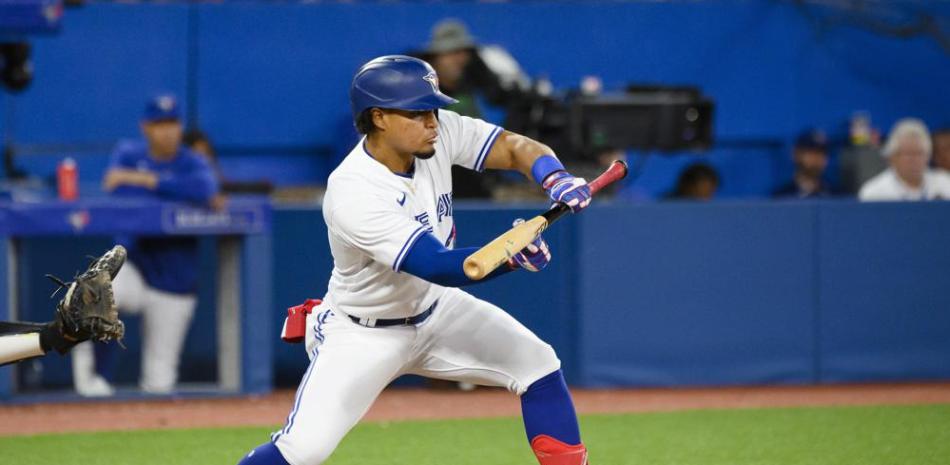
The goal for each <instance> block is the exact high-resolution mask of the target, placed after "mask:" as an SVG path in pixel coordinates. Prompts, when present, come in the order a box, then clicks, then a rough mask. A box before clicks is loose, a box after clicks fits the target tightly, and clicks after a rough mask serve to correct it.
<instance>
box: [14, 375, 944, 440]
mask: <svg viewBox="0 0 950 465" xmlns="http://www.w3.org/2000/svg"><path fill="white" fill-rule="evenodd" d="M572 392H573V393H574V400H575V403H576V405H577V409H578V411H579V412H580V413H625V412H654V411H672V410H691V409H707V408H757V407H793V406H828V405H898V404H933V403H950V383H939V384H894V385H849V386H805V387H743V388H716V389H624V390H580V389H578V390H573V391H572ZM293 401H294V393H293V391H278V392H276V393H274V394H271V395H268V396H264V397H251V398H228V399H189V400H162V401H135V402H109V401H100V402H80V403H69V404H37V405H17V406H0V436H8V435H23V434H39V433H58V432H77V431H110V430H131V429H154V428H196V427H225V426H275V425H279V424H281V423H283V421H284V417H285V415H287V412H288V411H289V410H290V407H291V406H292V405H293ZM517 415H520V404H519V403H518V398H517V397H515V396H513V395H511V394H509V393H508V392H506V391H501V390H493V389H480V390H476V391H474V392H459V391H436V390H424V389H389V390H387V391H385V392H384V393H383V395H382V396H381V397H380V398H379V400H378V401H377V402H376V404H375V405H373V407H372V409H370V412H369V414H367V416H366V419H365V421H388V420H406V419H440V418H476V417H503V416H517Z"/></svg>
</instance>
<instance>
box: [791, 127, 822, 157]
mask: <svg viewBox="0 0 950 465" xmlns="http://www.w3.org/2000/svg"><path fill="white" fill-rule="evenodd" d="M795 149H796V150H820V151H822V152H827V151H828V136H826V135H825V131H822V130H821V129H807V130H805V131H802V133H801V134H799V135H798V138H797V139H795Z"/></svg>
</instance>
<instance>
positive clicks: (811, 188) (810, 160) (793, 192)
mask: <svg viewBox="0 0 950 465" xmlns="http://www.w3.org/2000/svg"><path fill="white" fill-rule="evenodd" d="M792 158H793V160H794V162H795V174H794V176H793V177H792V180H791V181H790V182H789V183H788V184H786V185H784V186H782V187H780V188H778V189H776V190H775V191H774V192H773V193H772V196H773V197H777V198H797V199H811V198H821V197H830V196H831V195H832V191H831V189H830V188H829V186H828V184H827V183H826V182H825V181H824V180H823V179H822V176H823V175H824V173H825V168H827V167H828V138H827V137H826V136H825V133H824V132H823V131H820V130H817V129H809V130H807V131H805V132H803V133H801V134H799V136H798V139H796V141H795V148H794V149H793V151H792Z"/></svg>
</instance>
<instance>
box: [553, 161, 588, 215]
mask: <svg viewBox="0 0 950 465" xmlns="http://www.w3.org/2000/svg"><path fill="white" fill-rule="evenodd" d="M542 187H544V190H545V191H547V193H548V197H550V198H551V200H552V201H554V202H561V203H563V204H565V205H567V206H568V208H570V209H571V212H572V213H577V212H579V211H581V210H583V209H585V208H587V206H588V205H590V199H591V196H592V194H591V191H590V186H588V185H587V181H586V180H585V179H584V178H577V177H574V176H573V175H571V173H568V172H567V171H555V172H554V173H551V175H549V176H548V177H547V178H545V180H544V183H542Z"/></svg>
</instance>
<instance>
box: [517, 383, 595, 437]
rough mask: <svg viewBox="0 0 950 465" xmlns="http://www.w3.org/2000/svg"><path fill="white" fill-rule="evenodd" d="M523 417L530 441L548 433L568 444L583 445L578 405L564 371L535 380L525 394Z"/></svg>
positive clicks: (523, 395)
mask: <svg viewBox="0 0 950 465" xmlns="http://www.w3.org/2000/svg"><path fill="white" fill-rule="evenodd" d="M521 416H522V417H523V419H524V429H525V432H527V433H528V442H531V440H532V439H534V438H535V437H536V436H538V435H540V434H545V435H548V436H551V437H552V438H554V439H557V440H558V441H561V442H563V443H565V444H568V445H576V444H580V443H581V433H580V428H579V427H578V426H577V413H576V412H575V411H574V402H573V401H572V400H571V393H570V392H568V390H567V383H565V382H564V375H563V374H562V373H561V370H558V371H555V372H554V373H551V374H549V375H547V376H545V377H544V378H541V379H539V380H537V381H535V382H534V383H533V384H532V385H531V386H529V387H528V390H527V391H526V392H525V393H524V394H522V395H521Z"/></svg>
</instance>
